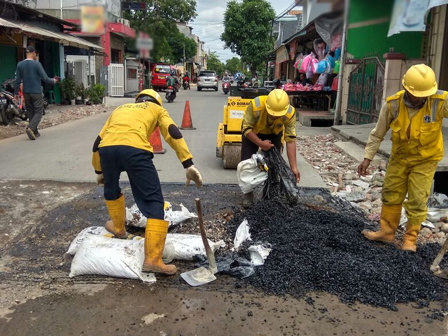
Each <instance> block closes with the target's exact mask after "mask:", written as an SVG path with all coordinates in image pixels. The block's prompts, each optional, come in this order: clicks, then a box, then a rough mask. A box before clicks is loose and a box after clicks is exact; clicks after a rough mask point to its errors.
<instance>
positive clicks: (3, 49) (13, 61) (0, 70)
mask: <svg viewBox="0 0 448 336" xmlns="http://www.w3.org/2000/svg"><path fill="white" fill-rule="evenodd" d="M0 55H2V62H1V66H0V85H1V84H2V83H3V81H4V80H5V79H8V78H14V76H15V74H16V67H17V56H16V47H11V46H6V45H0Z"/></svg>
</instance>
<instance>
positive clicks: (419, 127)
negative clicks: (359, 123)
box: [358, 64, 448, 252]
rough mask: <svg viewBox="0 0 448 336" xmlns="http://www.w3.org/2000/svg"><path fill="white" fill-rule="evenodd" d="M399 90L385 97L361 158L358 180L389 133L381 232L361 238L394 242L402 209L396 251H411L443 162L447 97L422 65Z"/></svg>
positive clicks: (430, 70) (431, 71)
mask: <svg viewBox="0 0 448 336" xmlns="http://www.w3.org/2000/svg"><path fill="white" fill-rule="evenodd" d="M402 85H403V88H404V90H403V91H399V92H398V93H396V94H395V95H393V96H391V97H389V98H387V102H386V104H385V105H384V106H383V108H382V109H381V112H380V115H379V118H378V122H377V124H376V126H375V128H374V129H373V130H372V132H371V133H370V137H369V140H368V142H367V146H366V149H365V159H364V161H363V162H362V163H361V164H360V165H359V167H358V173H359V175H365V174H366V173H367V168H368V167H369V165H370V162H371V161H372V159H373V158H374V156H375V154H376V152H377V150H378V148H379V147H380V144H381V141H382V140H383V139H384V136H385V135H386V133H387V131H388V130H389V128H391V129H392V153H391V155H390V159H389V164H388V167H387V171H386V177H385V180H384V185H383V192H382V202H383V207H382V211H381V219H380V223H381V228H380V230H379V231H376V232H372V231H367V230H364V231H363V234H364V236H365V237H366V238H367V239H369V240H376V241H381V242H385V243H394V241H395V232H396V230H397V228H398V225H399V223H400V218H401V208H402V206H403V207H404V208H405V210H406V216H407V218H408V222H407V225H406V233H405V235H404V239H403V244H402V246H401V249H402V250H405V251H412V252H416V250H417V235H418V233H419V231H420V228H421V225H422V222H423V221H424V220H425V219H426V213H427V201H428V197H429V193H430V189H431V185H432V181H433V178H434V174H435V172H436V168H437V164H438V162H439V161H440V160H441V159H442V158H443V136H442V121H443V118H447V117H448V103H447V95H448V92H446V91H441V90H438V88H437V82H436V76H435V74H434V71H433V70H432V69H431V68H430V67H429V66H427V65H424V64H419V65H414V66H412V67H411V68H410V69H409V70H408V71H407V72H406V74H405V75H404V76H403V80H402ZM406 195H408V200H407V201H406V202H405V198H406Z"/></svg>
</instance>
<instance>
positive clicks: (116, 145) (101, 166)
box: [92, 90, 202, 274]
mask: <svg viewBox="0 0 448 336" xmlns="http://www.w3.org/2000/svg"><path fill="white" fill-rule="evenodd" d="M157 127H159V128H160V131H161V133H162V135H163V137H164V138H165V140H166V142H167V143H168V144H169V145H170V146H171V147H172V148H173V149H174V150H175V151H176V154H177V157H178V158H179V160H180V161H181V162H182V165H183V167H184V168H185V169H186V170H187V173H186V175H187V185H188V184H189V183H190V181H191V180H193V181H194V182H195V183H196V186H197V187H198V188H199V187H200V186H201V185H202V177H201V174H200V173H199V171H198V170H197V169H196V168H195V166H194V165H193V161H192V159H193V157H192V155H191V154H190V152H189V150H188V147H187V144H186V143H185V140H184V139H183V137H182V134H181V132H180V131H179V129H178V128H177V126H176V124H175V123H174V122H173V120H172V119H171V117H170V116H169V114H168V112H167V111H166V110H165V109H164V108H163V106H162V98H161V97H160V95H159V94H158V93H157V92H155V91H154V90H143V91H142V92H140V93H139V94H138V95H137V97H136V102H135V103H132V104H125V105H122V106H120V107H118V108H117V109H116V110H115V111H114V112H112V114H111V116H110V117H109V119H108V120H107V121H106V124H105V125H104V126H103V128H102V130H101V132H100V134H99V136H98V138H97V139H96V141H95V143H94V145H93V158H92V163H93V167H94V168H95V172H96V173H97V174H98V176H97V181H98V183H100V184H103V183H104V198H105V199H106V205H107V209H108V210H109V215H110V218H111V220H110V221H108V222H107V223H106V229H107V230H108V231H109V232H111V233H113V234H114V235H115V237H117V238H121V239H126V238H128V237H129V234H128V233H127V232H126V229H125V219H126V213H125V202H124V195H123V194H122V193H121V189H120V186H119V179H120V174H121V172H123V171H125V172H126V173H127V174H128V177H129V182H130V184H131V189H132V195H133V196H134V199H135V202H136V203H137V206H138V208H139V209H140V211H141V212H142V214H143V215H144V216H145V217H146V218H148V220H147V222H146V231H145V261H144V263H143V272H156V273H165V274H174V273H176V266H174V265H165V264H164V263H163V261H162V256H163V249H164V247H165V238H166V235H167V232H168V222H167V221H165V220H164V207H163V205H164V200H163V195H162V190H161V187H160V181H159V176H158V175H157V171H156V168H155V167H154V164H153V162H152V159H153V157H154V154H153V148H152V146H151V144H150V143H149V141H148V139H149V137H150V136H151V134H152V133H153V132H154V130H155V129H156V128H157Z"/></svg>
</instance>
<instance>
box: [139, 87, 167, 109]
mask: <svg viewBox="0 0 448 336" xmlns="http://www.w3.org/2000/svg"><path fill="white" fill-rule="evenodd" d="M145 101H149V102H152V103H155V104H157V105H160V106H163V105H162V97H161V96H160V95H159V94H158V93H157V92H156V91H155V90H153V89H146V90H143V91H141V92H140V93H139V94H137V96H136V97H135V102H136V103H143V102H145Z"/></svg>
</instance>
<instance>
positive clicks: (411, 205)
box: [382, 157, 438, 225]
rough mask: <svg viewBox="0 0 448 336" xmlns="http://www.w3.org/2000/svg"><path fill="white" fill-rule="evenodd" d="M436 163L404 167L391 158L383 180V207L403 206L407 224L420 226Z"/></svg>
mask: <svg viewBox="0 0 448 336" xmlns="http://www.w3.org/2000/svg"><path fill="white" fill-rule="evenodd" d="M437 164H438V161H425V162H422V163H420V164H417V165H412V166H410V165H404V164H401V163H400V162H398V161H397V160H395V159H394V158H393V157H391V159H390V161H389V164H388V166H387V171H386V177H385V179H384V185H383V193H382V201H383V204H385V205H398V204H403V202H404V200H405V198H406V194H407V195H408V200H407V201H406V202H404V204H403V206H404V208H405V210H406V216H407V218H408V224H410V225H420V224H421V223H422V222H423V221H424V220H425V219H426V213H427V211H428V206H427V202H428V197H429V193H430V191H431V185H432V181H433V179H434V174H435V172H436V168H437Z"/></svg>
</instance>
